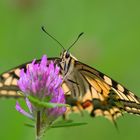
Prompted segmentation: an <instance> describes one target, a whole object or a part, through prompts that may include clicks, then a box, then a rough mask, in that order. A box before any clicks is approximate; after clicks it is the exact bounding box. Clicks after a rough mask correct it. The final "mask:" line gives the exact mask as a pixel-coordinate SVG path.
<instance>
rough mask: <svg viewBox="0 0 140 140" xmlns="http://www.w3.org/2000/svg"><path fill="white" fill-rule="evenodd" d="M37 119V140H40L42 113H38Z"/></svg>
mask: <svg viewBox="0 0 140 140" xmlns="http://www.w3.org/2000/svg"><path fill="white" fill-rule="evenodd" d="M36 117H37V118H36V140H40V122H41V121H40V111H37V116H36Z"/></svg>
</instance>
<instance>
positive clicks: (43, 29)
mask: <svg viewBox="0 0 140 140" xmlns="http://www.w3.org/2000/svg"><path fill="white" fill-rule="evenodd" d="M41 29H42V31H43V32H44V33H46V34H47V35H48V36H49V37H51V38H52V39H53V40H54V41H56V42H57V43H58V44H59V45H60V46H61V47H62V49H63V50H65V48H64V46H63V45H62V44H61V43H60V42H59V41H58V40H56V39H55V38H54V37H53V36H52V35H50V34H49V33H48V32H47V31H46V30H45V28H44V26H42V27H41Z"/></svg>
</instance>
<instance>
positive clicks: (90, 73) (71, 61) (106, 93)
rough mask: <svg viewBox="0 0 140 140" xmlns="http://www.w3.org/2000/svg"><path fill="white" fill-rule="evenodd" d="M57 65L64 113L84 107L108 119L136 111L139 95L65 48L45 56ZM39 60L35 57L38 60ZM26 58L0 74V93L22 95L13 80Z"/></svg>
mask: <svg viewBox="0 0 140 140" xmlns="http://www.w3.org/2000/svg"><path fill="white" fill-rule="evenodd" d="M48 61H49V62H50V61H53V62H54V63H55V64H56V65H58V66H59V67H60V69H61V72H60V74H61V75H62V77H63V84H62V88H63V90H64V92H65V97H66V103H67V104H69V105H70V106H71V107H68V108H67V111H66V114H69V113H71V112H79V113H80V112H82V111H83V110H86V111H88V112H89V113H90V115H91V116H93V117H94V116H105V117H106V118H108V119H109V120H111V121H112V122H114V121H115V119H116V118H117V117H119V116H121V115H122V114H123V112H128V113H133V114H140V99H139V98H138V97H137V96H136V95H134V94H133V93H132V92H130V91H129V90H127V89H126V88H125V87H123V86H122V85H120V84H119V83H117V82H116V81H114V80H112V79H111V78H110V77H108V76H106V75H105V74H103V73H101V72H99V71H98V70H96V69H94V68H92V67H90V66H88V65H86V64H83V63H81V62H79V61H78V60H77V59H76V58H75V57H73V56H72V55H71V54H70V53H69V52H68V51H64V52H63V53H62V54H61V57H60V58H49V59H48ZM39 62H40V60H38V61H37V63H39ZM30 63H31V62H28V63H26V64H23V65H20V66H18V67H16V68H14V69H12V70H10V71H7V72H4V73H2V74H1V75H0V96H1V97H2V96H3V97H15V98H18V97H22V96H21V95H19V94H18V93H17V91H18V90H19V88H18V86H17V80H18V79H19V72H20V70H21V69H22V68H24V69H25V71H26V69H27V67H28V64H30Z"/></svg>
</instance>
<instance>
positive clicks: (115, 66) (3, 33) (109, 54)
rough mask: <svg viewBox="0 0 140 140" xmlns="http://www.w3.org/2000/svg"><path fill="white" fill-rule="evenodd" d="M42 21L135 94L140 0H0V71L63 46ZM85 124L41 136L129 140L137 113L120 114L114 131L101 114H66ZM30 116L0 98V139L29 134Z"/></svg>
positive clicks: (137, 130) (25, 139) (136, 130)
mask: <svg viewBox="0 0 140 140" xmlns="http://www.w3.org/2000/svg"><path fill="white" fill-rule="evenodd" d="M42 25H44V26H45V27H46V29H47V31H48V32H49V33H51V34H52V35H53V36H54V37H56V38H57V39H58V40H59V41H60V42H61V43H62V44H63V45H64V46H65V47H66V48H67V47H68V46H69V45H70V44H71V43H72V42H73V41H74V40H75V38H76V37H77V35H78V34H79V33H80V32H81V31H84V32H85V34H84V36H82V37H81V39H80V40H79V41H78V42H77V44H76V45H75V46H74V47H73V48H72V49H71V53H72V54H73V55H74V56H76V57H77V58H78V59H79V60H80V61H82V62H84V63H86V64H89V65H91V66H93V67H95V68H97V69H98V70H100V71H102V72H104V73H106V74H107V75H110V76H111V77H113V78H114V79H116V80H117V81H119V82H120V83H122V84H123V85H125V86H126V87H127V88H129V89H130V90H131V91H133V92H134V93H136V94H137V95H139V96H140V74H139V71H140V61H139V60H140V1H138V0H117V1H115V0H114V1H112V0H106V1H104V0H1V1H0V72H3V71H6V70H8V69H10V68H12V67H15V66H17V65H19V64H22V63H24V62H26V61H29V60H32V59H33V58H40V57H41V56H42V55H43V54H47V56H48V57H53V56H59V54H60V52H61V51H62V49H61V48H60V46H59V45H58V44H57V43H56V42H54V41H53V40H52V39H50V38H49V37H48V36H46V35H45V34H44V33H43V32H42V31H41V29H40V27H41V26H42ZM70 117H71V118H72V119H74V120H75V121H78V122H88V125H86V126H80V127H72V128H64V129H62V128H61V129H52V130H50V131H48V132H47V133H46V135H45V137H44V138H43V140H60V139H61V140H77V139H80V140H85V139H87V140H96V139H97V140H108V139H113V140H126V139H127V140H132V139H138V138H139V134H140V117H139V116H135V115H129V114H125V115H124V116H123V117H121V118H119V119H118V121H117V123H118V127H119V132H118V131H117V130H116V129H115V127H114V126H113V125H112V124H111V123H110V122H109V121H108V120H106V119H104V118H103V117H97V118H90V117H89V115H87V114H86V115H85V116H84V117H81V116H80V115H71V116H70ZM26 122H28V123H30V121H29V120H28V119H27V118H26V117H24V116H22V115H20V114H19V113H18V112H17V111H16V110H15V100H13V99H9V100H6V99H1V100H0V140H10V139H13V140H33V139H34V129H32V128H28V127H26V126H24V123H26Z"/></svg>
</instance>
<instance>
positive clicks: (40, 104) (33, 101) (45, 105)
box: [27, 96, 69, 108]
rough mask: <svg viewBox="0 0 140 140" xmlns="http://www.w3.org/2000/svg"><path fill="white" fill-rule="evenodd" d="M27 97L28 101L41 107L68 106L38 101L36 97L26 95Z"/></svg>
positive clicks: (66, 105)
mask: <svg viewBox="0 0 140 140" xmlns="http://www.w3.org/2000/svg"><path fill="white" fill-rule="evenodd" d="M27 98H28V99H29V101H30V102H31V103H33V104H35V105H37V106H41V107H47V108H54V107H63V106H65V107H69V105H68V104H59V103H50V102H44V101H40V100H39V99H38V98H35V97H33V96H28V97H27Z"/></svg>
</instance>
